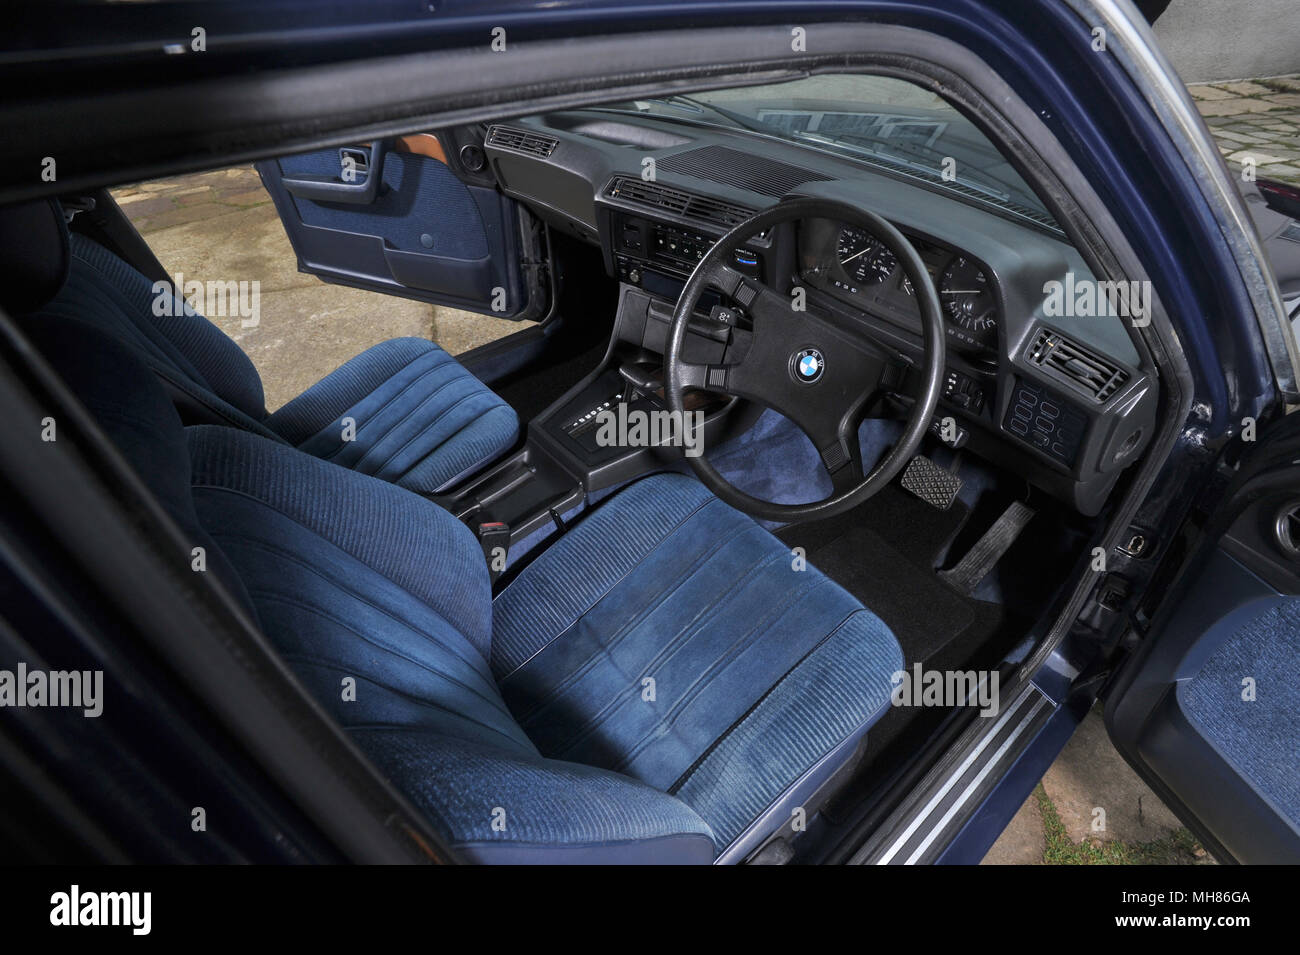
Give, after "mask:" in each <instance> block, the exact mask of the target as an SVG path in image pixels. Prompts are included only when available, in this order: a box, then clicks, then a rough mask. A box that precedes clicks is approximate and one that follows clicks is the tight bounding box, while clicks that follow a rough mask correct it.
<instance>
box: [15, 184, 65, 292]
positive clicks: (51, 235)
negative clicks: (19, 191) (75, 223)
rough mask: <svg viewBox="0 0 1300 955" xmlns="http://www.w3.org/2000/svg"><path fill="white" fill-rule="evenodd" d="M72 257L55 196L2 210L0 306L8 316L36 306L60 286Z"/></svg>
mask: <svg viewBox="0 0 1300 955" xmlns="http://www.w3.org/2000/svg"><path fill="white" fill-rule="evenodd" d="M71 261H72V256H71V253H70V251H69V248H68V224H67V222H66V221H64V218H63V207H62V206H61V205H60V204H59V201H58V200H57V199H37V200H35V201H33V202H23V203H19V204H18V205H14V206H5V207H4V208H3V209H0V308H3V309H4V310H5V311H6V312H8V313H9V314H10V315H23V314H25V313H27V312H32V311H35V310H36V309H38V308H40V307H41V306H42V305H44V304H45V303H46V302H48V301H49V300H50V299H52V298H54V296H55V295H58V294H59V289H61V288H63V283H64V282H66V281H67V280H68V268H69V266H70V264H71Z"/></svg>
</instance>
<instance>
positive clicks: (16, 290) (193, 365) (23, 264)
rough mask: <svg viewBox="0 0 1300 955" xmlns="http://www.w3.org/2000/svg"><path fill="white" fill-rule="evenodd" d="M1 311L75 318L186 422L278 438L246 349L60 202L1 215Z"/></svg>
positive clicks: (14, 208) (41, 203)
mask: <svg viewBox="0 0 1300 955" xmlns="http://www.w3.org/2000/svg"><path fill="white" fill-rule="evenodd" d="M0 263H3V265H0V277H3V278H4V280H5V283H4V284H5V289H4V292H3V293H2V294H3V298H2V299H0V304H3V305H4V307H5V309H6V310H7V311H9V312H10V313H11V314H16V315H25V316H27V315H30V316H35V317H44V318H70V319H76V320H78V321H82V322H86V323H88V324H91V325H93V326H95V327H96V328H99V329H101V330H102V331H104V332H107V333H108V334H110V335H112V336H113V337H114V338H116V339H117V340H118V341H119V342H121V343H122V344H124V345H125V346H126V347H127V348H129V349H130V350H131V351H132V352H134V353H135V354H136V355H137V356H138V357H139V358H140V359H142V360H143V361H144V362H145V363H146V364H147V365H148V366H149V367H150V368H151V369H152V370H153V372H154V374H155V375H157V376H158V378H159V380H160V381H162V382H163V385H164V387H165V389H166V391H167V393H168V395H169V397H171V399H172V401H173V403H174V404H175V405H176V406H177V407H178V408H179V409H180V410H181V413H182V416H183V418H184V419H185V420H187V421H206V422H213V423H221V424H228V425H232V426H234V427H238V428H243V429H244V430H246V431H251V432H253V433H255V434H260V435H262V436H263V437H269V438H276V435H275V434H274V433H273V432H272V431H270V430H269V429H268V428H267V427H266V426H265V425H264V423H263V421H264V419H265V418H266V407H265V399H264V397H263V392H262V380H261V378H259V377H258V374H257V370H256V368H254V366H253V363H252V361H250V360H249V358H248V356H247V355H245V354H244V352H243V351H242V350H241V349H240V348H239V346H238V345H237V344H235V342H234V341H233V340H232V339H231V338H230V337H229V336H227V335H226V334H225V333H223V332H222V331H221V329H219V328H218V327H217V326H216V325H214V324H213V323H212V322H210V321H208V319H206V318H204V317H203V316H202V315H200V314H199V313H198V312H196V311H195V310H194V309H193V308H191V307H190V306H189V305H188V304H187V303H186V302H185V301H184V300H183V299H181V298H179V297H178V296H177V294H176V292H177V290H176V289H174V288H173V286H172V284H171V283H170V282H157V283H155V282H152V281H150V280H149V279H148V278H147V277H146V276H144V275H142V274H141V273H140V272H139V271H137V270H136V269H135V268H133V267H132V266H130V265H129V264H127V263H126V262H125V261H123V260H122V259H121V258H120V257H119V256H117V255H116V254H114V253H113V252H111V251H110V250H109V249H106V248H104V246H102V245H100V244H99V243H97V242H95V241H93V240H92V239H89V238H87V237H86V236H84V235H79V234H75V233H70V232H69V230H68V226H67V222H66V220H65V218H64V214H63V209H62V207H61V205H60V204H59V203H58V202H57V201H56V200H42V201H39V202H33V203H24V204H22V205H19V206H10V207H7V208H5V209H3V210H0Z"/></svg>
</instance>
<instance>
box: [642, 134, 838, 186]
mask: <svg viewBox="0 0 1300 955" xmlns="http://www.w3.org/2000/svg"><path fill="white" fill-rule="evenodd" d="M659 168H660V169H661V170H663V171H664V172H675V173H679V174H681V175H685V176H694V177H695V178H696V179H707V180H708V181H709V182H718V183H722V184H723V185H724V186H735V187H736V188H737V189H747V190H749V191H750V192H757V193H759V194H760V195H764V196H771V197H772V198H774V199H779V198H781V197H782V196H784V195H785V194H786V193H787V192H789V191H790V190H791V189H793V188H794V187H795V186H801V185H803V184H804V183H805V182H827V181H828V180H829V179H830V176H823V175H822V174H821V173H816V172H812V171H811V170H808V169H804V168H802V167H800V166H792V165H790V164H789V163H784V162H778V161H777V160H775V159H765V158H764V157H762V156H755V155H753V154H752V153H743V152H741V151H740V150H738V149H731V148H729V147H727V146H701V147H700V148H698V149H689V150H687V151H686V152H681V153H674V154H673V155H671V156H666V157H664V158H663V159H660V160H659Z"/></svg>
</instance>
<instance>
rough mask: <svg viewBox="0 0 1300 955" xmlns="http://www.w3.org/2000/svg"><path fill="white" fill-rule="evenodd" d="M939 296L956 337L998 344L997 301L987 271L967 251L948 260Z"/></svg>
mask: <svg viewBox="0 0 1300 955" xmlns="http://www.w3.org/2000/svg"><path fill="white" fill-rule="evenodd" d="M939 300H940V301H941V302H942V303H943V310H944V312H945V313H946V314H947V317H948V321H949V322H950V323H951V324H952V325H954V326H956V330H957V334H956V335H954V337H955V338H958V339H962V340H964V341H967V342H969V343H970V344H974V345H981V346H985V347H992V346H994V345H996V344H997V328H998V317H997V302H996V300H995V298H994V295H993V287H992V285H990V284H989V280H988V276H986V275H985V274H984V271H983V270H982V269H981V268H980V267H979V266H978V265H976V264H975V263H974V262H972V261H971V260H970V259H968V258H966V257H965V256H963V255H959V256H957V257H956V258H954V259H953V260H952V261H951V262H949V263H948V267H947V268H945V269H944V270H943V274H942V275H941V276H940V277H939Z"/></svg>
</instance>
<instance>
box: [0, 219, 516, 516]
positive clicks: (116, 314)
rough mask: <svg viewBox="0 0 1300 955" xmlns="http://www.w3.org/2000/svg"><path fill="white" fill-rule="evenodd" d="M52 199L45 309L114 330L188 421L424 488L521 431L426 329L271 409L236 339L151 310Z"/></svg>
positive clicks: (190, 316) (135, 275)
mask: <svg viewBox="0 0 1300 955" xmlns="http://www.w3.org/2000/svg"><path fill="white" fill-rule="evenodd" d="M49 205H50V206H51V207H53V209H54V210H56V211H55V213H54V214H53V215H51V216H50V217H49V219H48V220H47V221H48V223H49V228H57V229H59V230H61V231H62V232H63V233H64V234H63V237H62V244H63V247H64V248H65V249H66V252H65V255H66V256H67V261H68V264H67V266H66V268H67V277H66V281H64V282H63V283H62V286H61V288H60V289H59V291H58V294H57V295H56V296H54V298H53V300H52V301H50V302H48V303H47V304H46V305H44V307H42V308H41V309H40V311H39V315H41V316H46V317H51V318H53V317H62V318H75V319H78V320H80V321H84V322H88V323H90V324H92V325H94V326H96V327H97V328H100V329H102V330H104V331H105V332H107V333H109V334H110V335H112V336H113V337H115V338H117V339H118V340H119V341H121V342H122V343H123V344H125V345H126V346H127V347H128V348H130V349H131V350H132V351H133V352H134V353H135V354H136V355H138V356H139V357H140V358H142V359H143V360H144V361H145V362H146V363H147V364H148V365H149V367H150V368H151V369H152V370H153V372H154V374H156V375H157V376H158V377H159V379H160V380H161V381H162V382H163V383H164V385H165V386H166V388H167V391H168V393H169V394H170V395H171V397H172V399H173V401H174V402H175V403H176V404H177V407H178V408H179V409H180V411H181V414H182V416H183V417H184V418H185V420H187V421H189V422H196V421H206V422H213V423H220V424H226V425H229V426H232V427H236V428H240V429H242V430H245V431H248V432H250V433H252V434H258V435H261V436H263V437H266V438H270V439H272V440H277V441H282V442H285V443H287V444H290V445H293V446H294V447H298V448H301V449H302V450H303V451H306V452H307V453H309V454H312V455H314V456H316V457H319V458H324V459H326V460H329V461H332V462H334V463H335V464H339V465H342V466H344V467H347V468H350V469H352V470H355V471H360V472H362V473H363V474H371V475H374V476H375V477H378V478H382V479H383V480H385V481H390V482H392V483H394V484H399V485H401V486H402V487H406V488H410V489H411V490H414V491H420V492H424V493H434V492H438V491H443V490H446V489H448V488H449V487H451V486H452V485H454V484H455V483H457V482H458V481H460V480H462V479H464V478H466V477H468V476H469V475H471V474H473V473H474V472H476V471H478V470H480V469H481V468H482V467H483V466H485V465H486V464H487V463H489V462H490V461H492V460H493V459H495V458H496V457H498V456H499V455H500V454H501V453H502V452H504V451H506V450H508V449H509V448H510V447H512V446H513V445H514V444H515V442H516V440H517V439H518V437H519V420H518V418H517V417H516V415H515V413H514V411H513V409H511V407H510V406H509V405H508V404H506V403H505V402H504V401H503V400H502V399H501V398H499V397H498V396H497V395H496V394H494V393H493V392H492V391H491V389H489V388H488V387H487V386H486V385H484V384H483V383H482V382H481V381H479V380H478V379H477V378H475V377H474V376H473V375H472V374H471V373H470V372H469V371H467V370H466V369H465V368H464V367H462V366H461V365H460V363H459V362H457V361H456V359H454V358H452V357H451V356H450V355H448V354H447V353H446V352H445V351H443V350H442V349H441V348H439V347H438V346H437V345H435V344H434V343H433V342H431V341H427V340H425V339H420V338H397V339H392V340H390V341H386V342H381V343H380V344H378V345H375V346H373V347H371V348H368V349H367V350H365V351H363V352H362V353H361V354H359V355H357V356H356V357H355V358H352V359H351V360H350V361H348V362H346V363H344V364H343V365H342V366H341V367H339V368H338V369H336V370H335V371H333V372H332V373H330V374H329V375H327V376H325V377H324V378H323V379H321V380H320V381H318V382H317V383H316V384H314V385H312V386H311V387H310V388H308V389H307V390H306V391H304V392H303V393H302V394H300V395H298V396H297V397H296V398H294V399H292V400H291V401H289V402H288V403H287V404H285V405H284V406H283V407H282V408H280V409H278V410H277V411H276V412H275V413H273V414H269V415H268V414H267V412H266V408H265V405H264V400H263V392H262V381H261V379H260V378H259V377H258V374H257V371H256V369H255V368H254V367H253V363H252V362H251V361H250V360H249V359H248V357H247V356H246V355H245V354H244V352H243V351H242V350H241V349H240V348H239V346H238V345H236V344H235V342H234V341H233V340H232V339H230V338H229V337H228V336H227V335H225V334H224V333H223V332H222V331H221V330H220V329H219V328H217V326H216V325H214V324H213V323H212V322H210V321H208V320H207V319H206V318H204V317H203V316H202V315H200V314H198V313H197V312H195V311H194V310H193V309H192V308H190V307H189V306H188V305H187V304H185V303H184V302H182V301H179V300H175V301H174V302H172V303H171V305H170V307H168V308H162V309H156V308H155V307H154V306H155V302H156V300H157V296H156V295H155V293H154V289H153V283H152V282H150V281H149V279H148V278H146V277H145V276H144V275H142V274H140V273H139V272H138V271H136V270H135V269H134V268H132V267H131V266H130V265H128V264H127V263H126V262H125V261H123V260H122V259H121V258H119V257H118V256H117V255H115V254H114V253H112V252H110V251H109V250H108V249H106V248H104V247H103V246H101V245H98V244H97V243H95V242H93V241H91V240H90V239H88V238H86V237H85V236H82V235H77V234H72V235H71V236H70V239H69V237H68V236H67V234H66V226H65V225H64V223H63V217H62V214H61V212H58V211H57V210H58V208H59V207H58V205H57V203H50V204H49ZM0 224H2V223H0ZM39 241H40V244H41V245H42V246H43V247H45V248H51V249H53V248H57V247H58V245H59V242H58V241H56V240H48V241H47V240H43V239H42V240H39ZM6 244H8V243H6ZM157 312H163V313H164V314H161V315H159V314H157ZM168 313H170V314H168Z"/></svg>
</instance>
